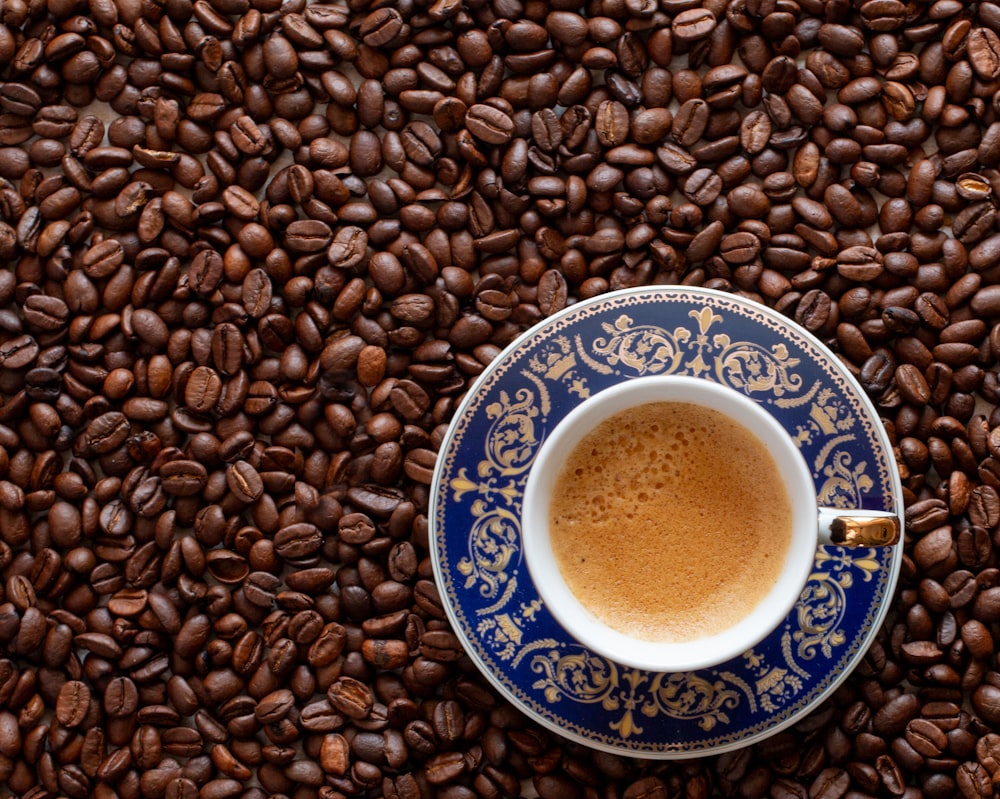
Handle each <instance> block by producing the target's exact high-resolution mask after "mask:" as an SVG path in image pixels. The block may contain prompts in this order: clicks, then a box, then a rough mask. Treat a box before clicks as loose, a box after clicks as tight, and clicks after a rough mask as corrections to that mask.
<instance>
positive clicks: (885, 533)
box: [830, 516, 900, 547]
mask: <svg viewBox="0 0 1000 799" xmlns="http://www.w3.org/2000/svg"><path fill="white" fill-rule="evenodd" d="M899 535H900V525H899V519H898V518H897V517H895V516H878V517H874V518H873V517H871V516H838V517H837V518H835V519H834V520H833V522H832V523H831V524H830V539H831V541H832V542H833V543H834V544H839V545H841V546H845V547H884V546H889V545H891V544H895V543H896V542H897V541H899Z"/></svg>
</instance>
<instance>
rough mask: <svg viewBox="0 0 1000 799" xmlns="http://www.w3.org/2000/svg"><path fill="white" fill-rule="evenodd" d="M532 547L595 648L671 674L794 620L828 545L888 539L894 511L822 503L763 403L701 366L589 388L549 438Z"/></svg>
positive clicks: (526, 507)
mask: <svg viewBox="0 0 1000 799" xmlns="http://www.w3.org/2000/svg"><path fill="white" fill-rule="evenodd" d="M522 530H523V548H524V558H525V561H526V563H527V566H528V570H529V572H530V574H531V577H532V579H533V581H534V583H535V586H536V587H537V589H538V593H539V595H540V596H541V598H542V600H543V601H544V603H545V605H546V606H547V608H548V609H549V611H550V612H551V613H552V615H553V617H554V618H555V619H556V620H557V621H558V622H559V623H560V624H561V625H562V626H563V627H564V628H565V629H566V631H567V632H568V633H570V635H571V636H572V637H573V638H574V639H575V640H576V641H577V642H579V643H580V644H582V645H583V646H585V647H587V648H588V649H590V650H592V651H593V652H596V653H598V654H600V655H604V656H606V657H608V658H610V659H612V660H614V661H616V662H618V663H622V664H624V665H628V666H632V667H635V668H640V669H648V670H651V671H658V672H682V671H691V670H694V669H699V668H707V667H710V666H715V665H719V664H721V663H725V662H726V661H728V660H730V659H732V658H734V657H738V656H739V655H741V654H743V653H744V652H747V651H748V650H750V649H752V648H753V647H754V646H755V645H756V644H758V643H759V642H760V641H761V640H763V639H764V638H765V637H766V636H767V635H768V634H770V633H771V632H772V631H773V630H775V629H776V628H777V627H778V626H779V625H780V624H781V623H782V622H783V621H784V620H785V618H786V617H787V616H788V614H789V613H790V611H791V610H792V608H793V607H794V606H795V603H796V601H797V600H798V598H799V596H800V595H801V593H802V590H803V588H804V587H805V584H806V581H807V580H808V578H809V575H810V574H811V573H812V571H813V566H814V561H815V557H816V552H817V547H819V546H820V545H824V544H838V545H844V546H888V545H892V544H894V543H896V542H897V541H898V540H899V536H900V522H899V517H898V516H897V515H896V514H894V513H885V512H878V511H870V510H864V509H857V510H845V509H840V508H837V509H833V508H822V507H819V503H818V500H817V495H816V488H815V485H814V482H813V477H812V471H811V469H810V468H809V466H808V465H807V464H806V461H805V459H804V458H803V456H802V454H801V452H800V451H799V448H798V446H797V445H796V443H795V441H794V439H793V438H792V436H791V435H789V433H788V432H787V431H786V430H785V428H784V427H783V426H782V425H781V423H780V422H779V421H778V420H777V419H776V418H775V417H774V416H773V415H772V414H771V413H770V412H769V411H768V410H767V409H766V408H765V407H763V406H762V405H760V404H758V403H757V402H756V401H755V400H753V399H751V398H749V397H747V396H746V395H744V394H742V393H740V392H738V391H735V390H733V389H730V388H728V387H726V386H723V385H720V384H717V383H713V382H710V381H707V380H702V379H697V378H692V377H687V376H658V377H639V378H635V379H632V380H628V381H625V382H622V383H619V384H616V385H614V386H612V387H610V388H607V389H605V390H604V391H601V392H599V393H597V394H595V395H594V396H592V397H590V398H588V399H587V400H585V401H584V402H582V403H581V404H580V405H578V406H577V407H576V408H574V409H573V410H572V411H571V412H570V413H569V414H567V415H566V417H565V418H564V419H563V420H562V421H561V422H560V423H559V424H558V425H557V426H556V428H555V429H554V430H552V431H551V432H550V433H549V434H548V435H547V436H546V438H545V439H544V441H543V442H542V444H541V447H540V449H539V452H538V455H537V457H536V459H535V461H534V463H533V464H532V468H531V471H530V474H529V476H528V480H527V484H526V486H525V492H524V503H523V509H522Z"/></svg>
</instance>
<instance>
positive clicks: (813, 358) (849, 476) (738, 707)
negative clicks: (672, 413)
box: [430, 286, 903, 759]
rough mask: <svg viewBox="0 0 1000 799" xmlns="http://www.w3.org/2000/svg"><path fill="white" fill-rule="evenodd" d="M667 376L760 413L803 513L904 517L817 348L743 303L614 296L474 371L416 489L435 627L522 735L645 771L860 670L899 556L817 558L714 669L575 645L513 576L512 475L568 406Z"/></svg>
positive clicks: (884, 465)
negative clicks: (822, 510)
mask: <svg viewBox="0 0 1000 799" xmlns="http://www.w3.org/2000/svg"><path fill="white" fill-rule="evenodd" d="M666 374H676V375H691V376H694V377H697V378H700V379H703V380H710V381H714V382H717V383H722V384H724V385H727V386H729V387H730V388H733V389H736V390H737V391H740V392H742V393H744V394H746V395H747V396H749V397H751V398H753V399H754V400H756V401H757V402H759V403H761V404H762V405H763V406H764V407H766V408H767V409H768V410H769V411H770V412H771V413H772V414H773V415H774V416H775V418H776V419H778V420H779V421H780V423H781V424H782V425H783V426H784V427H785V429H786V430H787V431H788V433H789V435H791V436H792V437H793V438H794V439H795V441H796V443H797V444H798V446H799V448H800V449H801V451H802V453H803V455H804V456H805V458H806V461H807V463H808V464H809V466H810V467H811V468H812V470H813V479H814V481H815V485H816V490H817V498H818V500H819V504H820V505H821V506H827V507H834V508H864V509H867V510H882V511H894V512H896V513H898V514H900V516H901V515H902V509H903V502H902V496H901V487H900V483H899V477H898V474H897V472H896V469H895V463H894V461H893V456H892V447H891V444H890V442H889V440H888V437H887V435H886V433H885V431H884V429H883V427H882V425H881V424H880V422H879V419H878V414H877V412H876V411H875V408H874V406H873V405H872V404H871V402H870V401H869V400H868V398H867V397H866V396H865V395H864V393H863V391H862V390H861V388H860V387H859V386H858V385H857V383H856V382H855V381H854V379H853V378H852V377H851V375H850V374H849V373H848V371H847V370H846V368H845V367H844V366H843V365H842V363H841V362H840V361H839V360H838V359H837V357H836V356H834V355H833V354H832V353H831V352H830V351H829V350H828V349H827V348H826V347H825V346H823V345H822V344H821V343H820V342H819V341H817V340H816V339H815V338H814V337H813V336H812V335H811V334H810V333H808V332H807V331H805V330H803V329H802V328H800V327H799V326H798V325H796V324H795V323H793V322H792V321H790V320H789V319H787V318H785V317H783V316H781V315H780V314H778V313H776V312H774V311H772V310H770V309H768V308H766V307H764V306H763V305H760V304H759V303H755V302H751V301H748V300H744V299H742V298H739V297H736V296H734V295H731V294H725V293H722V292H718V291H714V290H710V289H698V288H687V287H683V286H654V287H646V288H640V289H626V290H623V291H618V292H612V293H609V294H605V295H602V296H600V297H597V298H594V299H593V300H588V301H585V302H581V303H579V304H577V305H572V306H570V307H568V308H566V309H564V310H563V311H561V312H559V313H557V314H555V315H554V316H552V317H550V318H548V319H546V320H545V321H544V322H542V323H540V324H539V325H537V326H535V327H534V328H532V329H531V330H529V331H528V332H527V333H525V334H524V335H522V336H521V337H519V338H518V339H517V340H516V341H515V342H513V343H512V344H511V345H510V346H509V347H508V348H507V349H506V350H504V352H503V353H501V355H500V356H499V357H497V358H496V359H495V360H494V361H493V362H492V363H491V364H490V365H489V367H488V368H487V369H486V371H484V372H483V374H481V375H480V376H479V377H478V378H477V380H476V381H475V383H474V384H473V385H472V387H471V388H470V389H469V391H468V393H467V394H466V395H465V398H464V400H463V402H462V403H461V405H460V407H459V408H458V410H457V412H456V414H455V418H454V420H453V421H452V424H451V426H450V428H449V430H448V433H447V436H446V437H445V440H444V442H443V443H442V446H441V452H440V455H439V458H438V465H437V468H436V470H435V474H434V482H433V486H432V493H431V514H430V523H431V541H432V559H433V563H434V572H435V577H436V579H437V584H438V587H439V590H440V593H441V597H442V600H443V602H444V604H445V608H446V610H447V613H448V617H449V619H450V620H451V623H452V625H453V627H454V628H455V630H456V633H457V635H458V636H459V637H460V639H461V640H462V642H463V644H464V645H465V648H466V650H467V651H468V653H469V655H470V656H471V658H472V660H473V661H474V662H475V663H476V665H477V666H478V667H479V669H480V670H481V671H482V672H483V674H484V675H485V676H486V677H487V678H488V679H489V680H490V682H491V683H492V684H493V685H494V686H495V687H496V688H497V689H498V690H499V691H500V692H501V693H502V694H503V695H504V696H505V697H506V698H507V699H508V700H509V701H510V702H512V703H513V704H514V705H515V706H516V707H517V708H519V709H520V710H521V711H522V712H524V713H525V714H527V715H528V716H530V717H531V718H533V719H535V720H536V721H538V722H539V723H540V724H543V725H545V726H547V727H549V728H550V729H552V730H554V731H555V732H557V733H559V734H560V735H562V736H564V737H566V738H569V739H571V740H574V741H577V742H579V743H581V744H584V745H586V746H590V747H594V748H597V749H603V750H606V751H609V752H614V753H616V754H623V755H630V756H634V757H646V758H663V759H669V758H689V757H696V756H699V755H706V754H719V753H721V752H724V751H726V750H728V749H734V748H737V747H741V746H746V745H748V744H751V743H754V742H756V741H759V740H761V739H763V738H765V737H767V736H769V735H772V734H774V733H776V732H778V731H779V730H781V729H783V728H785V727H787V726H789V725H791V724H793V723H795V722H797V721H799V720H801V719H802V718H803V717H804V716H805V715H806V714H807V713H809V712H810V710H812V709H813V708H815V707H816V706H817V704H819V703H820V702H822V701H823V700H824V699H825V698H826V697H828V696H829V695H830V694H831V693H832V692H833V691H834V689H835V688H836V687H837V686H838V685H839V684H840V682H841V681H843V679H844V678H845V677H846V676H847V674H848V673H849V672H850V671H851V670H852V669H853V668H854V667H855V666H856V665H857V664H858V663H859V661H860V660H861V658H862V657H863V656H864V653H865V651H866V650H867V648H868V645H869V644H870V643H871V641H872V639H873V638H874V636H875V634H876V632H877V631H878V628H879V626H880V624H881V622H882V620H883V617H884V615H885V613H886V612H887V610H888V606H889V600H890V599H891V596H892V592H893V589H894V587H895V584H896V580H897V577H898V575H899V569H900V565H901V563H902V543H900V544H897V545H895V546H892V547H885V548H875V549H855V550H849V549H846V548H843V547H835V546H829V547H820V548H819V549H818V550H817V553H816V559H815V563H814V568H813V571H812V574H811V575H810V577H809V580H808V582H807V583H806V587H805V589H804V590H803V592H802V595H801V597H800V599H799V601H798V603H797V604H796V606H795V608H794V609H793V610H792V612H791V613H790V614H789V615H788V616H787V617H786V619H785V620H784V622H783V623H782V624H781V625H780V626H779V627H778V628H776V629H775V630H774V631H773V632H772V633H771V634H770V635H769V636H767V637H766V638H765V639H764V640H763V641H762V642H761V643H760V644H758V645H757V646H755V647H753V648H752V649H750V650H748V651H746V652H744V653H743V654H742V655H741V656H740V657H737V658H734V659H733V660H731V661H728V662H726V663H723V664H721V665H719V666H716V667H713V668H706V669H701V670H698V671H693V672H678V673H672V672H652V671H645V670H641V669H635V668H631V667H628V666H624V665H622V664H619V663H616V662H614V661H612V660H609V659H607V658H604V657H601V656H599V655H597V654H595V653H593V652H591V651H589V650H587V649H586V648H585V647H583V646H582V645H580V644H579V643H577V642H576V641H575V640H574V639H573V638H572V637H571V636H570V635H569V634H568V633H567V632H566V631H565V630H563V628H562V627H561V626H560V625H559V624H558V623H557V622H556V621H555V620H554V618H553V617H552V616H551V614H550V613H549V612H548V610H547V608H546V607H545V605H544V603H543V602H542V600H541V599H540V597H539V595H538V591H537V589H536V588H535V585H534V584H533V583H532V581H531V577H530V576H529V574H528V569H527V565H526V564H525V563H524V560H523V550H522V544H521V498H522V495H523V492H524V486H525V482H526V480H527V476H528V472H529V470H530V469H531V465H532V461H533V460H534V458H535V455H536V454H537V452H538V449H539V446H540V444H541V442H542V441H543V440H544V439H545V437H546V435H548V433H549V432H550V431H551V430H552V429H553V428H555V426H556V425H557V424H558V423H559V421H560V420H561V419H562V418H563V417H564V416H565V415H566V414H567V413H569V411H570V410H572V409H573V408H574V407H575V406H576V405H577V404H578V403H580V402H582V401H583V400H584V399H586V398H587V397H589V396H591V395H593V394H594V393H596V392H598V391H601V390H602V389H605V388H608V387H609V386H612V385H615V384H616V383H619V382H621V381H624V380H630V379H632V378H635V377H640V376H644V375H666ZM900 522H901V523H902V519H900Z"/></svg>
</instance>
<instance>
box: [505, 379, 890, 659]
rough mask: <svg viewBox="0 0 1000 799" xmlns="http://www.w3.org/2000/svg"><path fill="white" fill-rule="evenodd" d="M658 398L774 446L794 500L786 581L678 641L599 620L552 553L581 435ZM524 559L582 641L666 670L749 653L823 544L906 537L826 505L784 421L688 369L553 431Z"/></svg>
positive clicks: (588, 408) (540, 468) (534, 495)
mask: <svg viewBox="0 0 1000 799" xmlns="http://www.w3.org/2000/svg"><path fill="white" fill-rule="evenodd" d="M653 402H684V403H693V404H695V405H700V406H704V407H706V408H711V409H714V410H716V411H719V412H721V413H723V414H725V415H726V416H728V417H730V418H731V419H732V420H734V421H736V422H738V423H739V424H741V425H742V426H743V427H745V428H747V429H748V430H750V431H751V432H752V433H754V434H755V435H756V436H757V438H758V439H759V440H760V441H761V443H763V444H764V446H766V447H767V449H768V451H769V452H770V453H771V454H772V455H773V457H774V460H775V464H776V466H777V469H778V472H779V474H780V477H781V480H782V481H783V483H784V486H785V488H786V490H787V494H788V497H789V500H790V502H791V514H792V536H791V543H790V545H789V547H788V550H787V554H786V557H785V561H784V564H783V566H782V568H781V569H780V572H779V575H778V578H777V580H776V581H775V582H774V584H773V586H772V587H771V589H770V590H769V591H768V592H767V593H766V594H765V595H764V597H763V599H762V600H761V601H760V602H759V603H758V604H757V605H756V606H754V607H753V609H752V610H751V611H750V612H749V613H748V614H747V615H745V616H744V617H743V618H742V619H740V620H739V621H737V622H736V623H735V624H734V625H733V626H731V627H728V628H726V629H725V630H723V631H721V632H715V633H711V632H710V633H706V635H705V636H704V637H698V638H694V639H692V640H686V641H679V642H662V641H649V640H643V639H639V638H635V637H633V636H631V635H628V634H626V633H624V632H622V631H620V630H618V629H616V628H614V627H611V626H609V625H608V624H607V623H605V622H603V621H601V620H600V619H598V618H597V617H596V616H595V615H594V614H593V613H591V612H590V610H588V609H587V608H586V607H584V605H583V604H582V603H581V602H580V600H579V599H577V597H576V596H575V595H574V593H573V592H572V591H571V590H570V588H569V586H568V585H567V582H566V579H565V578H564V576H563V573H562V571H561V569H560V566H559V564H558V561H557V558H556V556H555V553H554V552H553V549H552V545H551V538H550V530H549V516H550V500H551V497H552V494H553V491H554V488H555V485H556V482H557V480H558V478H559V475H560V473H561V471H562V467H563V465H564V463H565V461H566V459H567V457H568V456H569V454H570V453H571V452H572V451H573V449H574V448H575V447H576V445H577V444H578V443H579V442H580V441H581V439H582V438H583V437H584V436H585V435H587V433H589V432H590V431H591V430H593V429H594V428H595V427H597V426H598V425H599V424H600V423H601V422H602V421H604V420H605V419H607V418H609V417H611V416H614V415H616V414H618V413H620V412H622V411H626V410H627V409H629V408H634V407H637V406H639V405H645V404H648V403H653ZM522 531H523V532H522V538H523V547H524V558H525V562H526V563H527V566H528V570H529V572H530V573H531V577H532V579H533V581H534V583H535V587H536V588H537V589H538V593H539V595H540V596H541V598H542V600H543V601H544V602H545V604H546V606H547V607H548V609H549V610H550V611H551V613H552V615H553V616H554V617H555V619H556V620H557V621H558V622H559V623H560V624H561V625H562V626H563V627H564V628H565V629H566V631H567V632H568V633H569V634H570V635H571V636H572V637H573V638H574V639H575V640H576V641H577V642H579V643H580V644H582V645H584V646H585V647H587V648H588V649H590V650H592V651H593V652H596V653H598V654H600V655H604V656H605V657H608V658H610V659H612V660H614V661H616V662H618V663H622V664H625V665H628V666H633V667H635V668H640V669H647V670H651V671H658V672H682V671H691V670H694V669H699V668H706V667H709V666H714V665H718V664H721V663H724V662H726V661H728V660H731V659H732V658H734V657H737V656H739V655H741V654H742V653H744V652H746V651H747V650H749V649H751V648H752V647H753V646H754V645H756V644H757V643H759V642H760V641H761V640H763V639H764V638H765V637H766V636H767V635H768V634H769V633H771V632H772V631H773V630H774V629H776V628H777V627H778V625H780V624H781V623H782V622H783V621H784V619H785V618H786V617H787V616H788V614H789V612H790V611H791V610H792V608H793V607H794V605H795V603H796V601H797V600H798V598H799V596H800V595H801V593H802V589H803V588H804V587H805V584H806V581H807V580H808V578H809V575H810V573H811V572H812V570H813V564H814V561H815V557H816V550H817V547H818V546H820V545H822V544H841V545H846V546H884V545H891V544H893V543H895V542H896V541H898V539H899V533H900V524H899V517H898V516H897V515H896V514H894V513H884V512H877V511H869V510H858V511H856V512H852V511H845V510H840V509H830V508H820V507H819V506H818V501H817V498H816V489H815V485H814V483H813V478H812V472H811V470H810V469H809V467H808V466H807V464H806V461H805V459H804V458H803V456H802V453H801V452H800V451H799V448H798V447H797V446H796V444H795V442H794V441H793V440H792V438H791V436H790V435H789V434H788V432H787V431H786V430H785V428H784V427H782V425H781V424H780V423H779V422H778V420H777V419H775V417H774V416H772V415H771V413H769V412H768V411H767V410H766V409H765V408H764V407H763V406H761V405H759V404H758V403H757V402H755V401H754V400H752V399H750V398H749V397H747V396H745V395H744V394H741V393H739V392H737V391H735V390H733V389H730V388H727V387H725V386H722V385H719V384H717V383H712V382H709V381H707V380H701V379H697V378H693V377H686V376H659V377H640V378H635V379H632V380H628V381H625V382H623V383H619V384H617V385H615V386H613V387H611V388H608V389H605V390H604V391H601V392H599V393H598V394H595V395H594V396H592V397H590V398H588V399H587V400H585V401H584V402H582V403H581V404H580V405H578V406H577V407H576V408H574V409H573V410H572V411H570V413H568V414H567V415H566V417H565V418H564V419H563V420H562V421H561V422H560V423H559V424H558V425H557V426H556V428H555V429H554V430H552V431H551V432H550V433H549V434H548V436H547V437H546V438H545V440H544V441H543V442H542V445H541V448H540V450H539V453H538V455H537V457H536V459H535V462H534V463H533V464H532V467H531V472H530V474H529V476H528V481H527V485H526V487H525V492H524V503H523V513H522Z"/></svg>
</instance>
